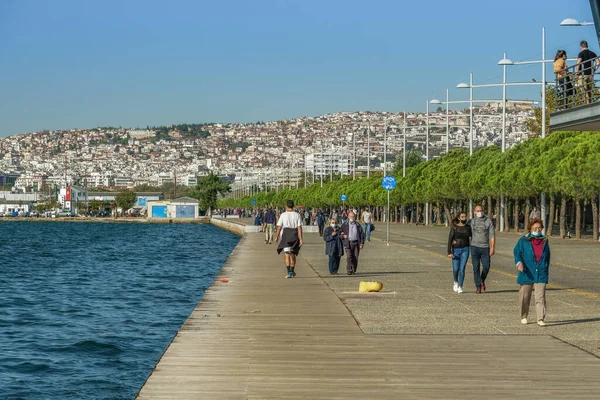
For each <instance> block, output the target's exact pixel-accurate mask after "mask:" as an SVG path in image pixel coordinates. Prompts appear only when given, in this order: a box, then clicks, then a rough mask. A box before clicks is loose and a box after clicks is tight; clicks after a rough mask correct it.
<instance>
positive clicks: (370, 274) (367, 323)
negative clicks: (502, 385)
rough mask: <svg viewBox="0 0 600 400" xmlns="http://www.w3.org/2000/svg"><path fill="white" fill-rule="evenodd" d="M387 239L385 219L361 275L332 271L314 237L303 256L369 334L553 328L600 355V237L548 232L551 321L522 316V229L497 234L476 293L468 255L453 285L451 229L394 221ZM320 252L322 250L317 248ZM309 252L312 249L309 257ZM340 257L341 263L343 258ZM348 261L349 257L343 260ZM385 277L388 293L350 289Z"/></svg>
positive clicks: (547, 331) (364, 256) (565, 338)
mask: <svg viewBox="0 0 600 400" xmlns="http://www.w3.org/2000/svg"><path fill="white" fill-rule="evenodd" d="M390 232H391V235H390V242H391V243H390V246H389V247H388V246H386V242H385V238H386V227H385V224H383V223H380V224H376V230H375V232H373V238H372V241H371V242H370V243H367V244H366V245H365V248H364V249H363V251H362V252H361V257H360V262H359V268H358V271H359V274H358V275H356V276H352V277H349V276H346V275H344V276H341V275H338V276H333V277H332V276H330V275H329V272H328V269H327V264H326V260H327V258H326V257H327V256H325V255H324V254H323V251H321V252H320V251H319V250H318V249H319V248H321V247H323V248H324V244H323V243H321V242H320V241H315V240H314V239H313V238H312V237H311V239H310V240H309V242H308V243H307V244H306V245H305V246H304V247H305V250H307V249H310V251H307V252H305V253H304V256H305V257H306V260H307V261H308V262H309V264H310V265H312V266H313V267H314V268H315V270H317V271H318V272H319V274H320V275H321V276H322V278H323V279H324V280H325V281H326V282H327V284H328V285H329V286H330V287H331V288H332V290H333V291H334V292H336V293H337V294H338V296H339V297H340V298H341V299H342V300H343V301H344V302H345V304H346V306H347V307H348V309H349V310H350V311H351V312H352V314H353V316H354V317H355V318H356V320H357V322H358V323H359V325H360V327H361V329H362V330H363V331H364V332H366V333H371V334H461V335H465V334H518V335H532V334H533V335H538V334H545V335H552V336H554V337H556V338H559V339H560V340H563V341H565V342H567V343H570V344H572V345H574V346H578V347H580V348H581V349H584V350H585V351H588V352H590V353H593V354H595V355H596V356H600V334H599V333H598V332H600V292H599V290H600V265H599V263H598V260H600V243H595V242H591V241H581V240H573V239H558V238H551V239H550V246H551V251H552V263H551V267H550V284H549V288H548V290H547V293H546V298H547V302H548V304H547V317H546V322H548V324H549V326H548V327H544V328H541V327H539V326H537V324H535V321H536V315H535V305H534V304H533V299H532V305H531V309H530V314H529V321H530V324H529V325H525V326H524V325H521V323H520V308H519V307H520V306H519V301H518V291H519V285H517V283H516V276H517V271H516V267H515V265H514V261H513V255H512V254H513V253H512V251H513V248H514V245H515V243H516V242H517V239H518V238H519V235H517V234H510V233H508V234H507V233H497V236H496V239H497V242H496V255H494V256H493V257H492V269H491V272H490V274H489V275H488V278H487V280H486V286H487V291H485V292H484V293H482V294H480V295H479V294H475V285H474V282H473V272H472V266H471V264H470V262H471V259H470V258H469V263H468V265H467V268H466V273H465V283H464V290H465V292H464V293H463V294H460V295H459V294H456V293H454V292H453V290H452V285H453V277H452V266H451V261H450V259H448V258H447V235H448V228H445V227H425V226H414V225H402V224H391V230H390ZM319 253H321V254H319ZM307 255H310V256H307ZM344 261H345V260H344V259H342V264H343V263H344ZM344 266H345V264H344ZM370 279H372V280H377V281H380V282H383V284H384V290H385V291H386V292H389V293H390V294H388V295H373V296H372V297H373V298H372V299H367V298H366V296H363V295H356V294H353V293H352V291H353V290H356V287H357V285H358V283H357V282H358V281H360V280H370Z"/></svg>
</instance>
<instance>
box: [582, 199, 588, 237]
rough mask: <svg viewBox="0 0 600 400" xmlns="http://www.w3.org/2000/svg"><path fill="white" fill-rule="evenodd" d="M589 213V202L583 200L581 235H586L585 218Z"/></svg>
mask: <svg viewBox="0 0 600 400" xmlns="http://www.w3.org/2000/svg"><path fill="white" fill-rule="evenodd" d="M586 211H587V200H583V207H582V208H581V233H582V234H585V216H586V214H587V213H586Z"/></svg>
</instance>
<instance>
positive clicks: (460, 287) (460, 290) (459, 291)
mask: <svg viewBox="0 0 600 400" xmlns="http://www.w3.org/2000/svg"><path fill="white" fill-rule="evenodd" d="M462 292H463V290H462V286H459V287H458V289H456V293H458V294H461V293H462Z"/></svg>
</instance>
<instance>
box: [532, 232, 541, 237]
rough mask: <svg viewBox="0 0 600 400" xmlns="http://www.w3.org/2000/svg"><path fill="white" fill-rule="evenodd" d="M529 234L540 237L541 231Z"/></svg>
mask: <svg viewBox="0 0 600 400" xmlns="http://www.w3.org/2000/svg"><path fill="white" fill-rule="evenodd" d="M531 235H532V236H537V237H540V236H542V232H531Z"/></svg>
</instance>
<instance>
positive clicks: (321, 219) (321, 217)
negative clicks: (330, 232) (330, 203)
mask: <svg viewBox="0 0 600 400" xmlns="http://www.w3.org/2000/svg"><path fill="white" fill-rule="evenodd" d="M315 222H316V223H317V226H318V227H319V236H323V229H325V216H324V215H323V211H321V210H320V209H319V211H317V218H316V219H315Z"/></svg>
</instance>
